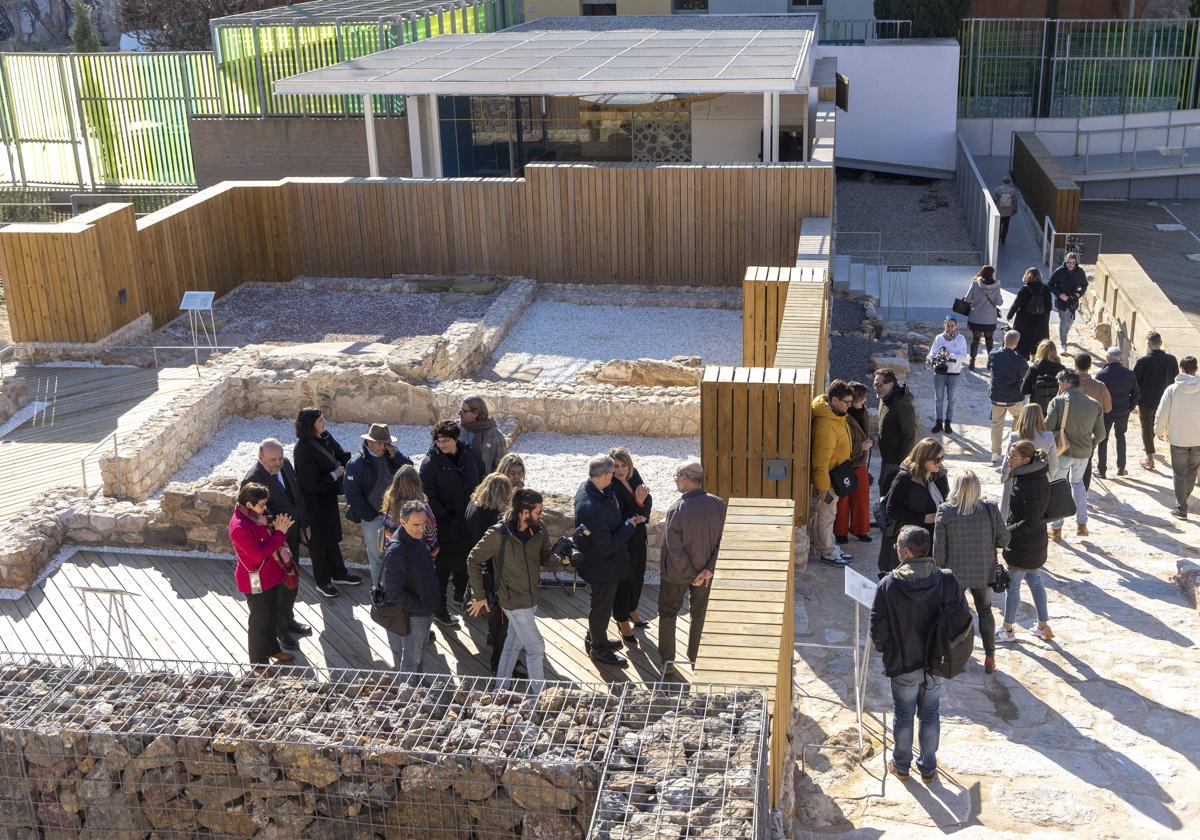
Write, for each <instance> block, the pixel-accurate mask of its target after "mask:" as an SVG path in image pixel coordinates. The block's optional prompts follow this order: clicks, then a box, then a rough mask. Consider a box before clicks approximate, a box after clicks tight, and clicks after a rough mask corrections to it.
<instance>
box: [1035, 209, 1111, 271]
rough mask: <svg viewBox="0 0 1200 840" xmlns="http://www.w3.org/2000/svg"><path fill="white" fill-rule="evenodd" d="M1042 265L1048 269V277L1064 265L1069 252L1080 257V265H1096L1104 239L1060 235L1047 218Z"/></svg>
mask: <svg viewBox="0 0 1200 840" xmlns="http://www.w3.org/2000/svg"><path fill="white" fill-rule="evenodd" d="M1041 233H1042V265H1044V266H1045V267H1046V276H1047V278H1048V277H1049V276H1050V272H1052V271H1054V269H1055V268H1057V267H1058V266H1060V265H1062V263H1063V259H1064V258H1065V257H1066V255H1067V253H1068V252H1072V251H1073V252H1074V253H1076V254H1077V255H1078V256H1079V264H1080V265H1095V264H1096V259H1097V258H1098V257H1099V256H1100V246H1101V245H1102V244H1103V241H1104V240H1103V237H1102V236H1101V235H1100V234H1098V233H1060V232H1059V231H1057V230H1055V229H1054V222H1052V221H1050V217H1049V216H1047V217H1046V218H1045V219H1043V220H1042V231H1041Z"/></svg>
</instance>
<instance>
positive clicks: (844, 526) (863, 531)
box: [833, 382, 875, 545]
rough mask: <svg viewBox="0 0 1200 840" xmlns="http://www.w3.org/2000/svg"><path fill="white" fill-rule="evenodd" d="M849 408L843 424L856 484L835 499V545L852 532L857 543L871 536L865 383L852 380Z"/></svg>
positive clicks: (845, 539) (839, 543)
mask: <svg viewBox="0 0 1200 840" xmlns="http://www.w3.org/2000/svg"><path fill="white" fill-rule="evenodd" d="M850 391H851V398H850V400H851V402H850V409H849V411H847V412H846V427H847V428H848V429H850V439H851V449H852V452H851V455H850V462H851V463H852V464H854V475H855V477H856V479H857V482H858V483H857V484H856V485H855V487H854V492H853V493H851V494H850V495H848V496H839V497H838V501H837V516H836V518H835V519H834V520H833V537H834V539H835V540H836V541H837V544H838V545H845V544H846V543H848V542H849V541H850V538H849V536H848V535H849V534H854V536H855V537H857V538H858V540H859V542H870V541H871V535H870V534H868V533H867V532H868V531H870V530H871V476H870V474H869V473H868V471H867V464H868V462H869V460H870V455H871V447H872V446H874V445H875V444H874V442H873V441H872V440H871V432H870V429H871V415H870V414H869V413H868V412H867V394H868V393H870V392H869V391H868V389H867V386H866V385H864V384H862V383H861V382H851V383H850Z"/></svg>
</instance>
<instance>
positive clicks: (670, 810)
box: [590, 683, 768, 840]
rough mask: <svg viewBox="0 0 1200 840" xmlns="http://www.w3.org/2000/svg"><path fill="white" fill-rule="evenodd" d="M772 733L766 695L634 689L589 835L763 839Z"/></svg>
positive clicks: (697, 688)
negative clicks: (766, 770) (767, 759)
mask: <svg viewBox="0 0 1200 840" xmlns="http://www.w3.org/2000/svg"><path fill="white" fill-rule="evenodd" d="M767 730H768V724H767V702H766V697H765V695H764V693H763V692H761V691H759V690H755V689H747V688H740V687H731V686H720V685H708V684H705V685H683V684H667V683H664V684H661V685H654V686H650V687H646V688H640V687H630V688H629V689H628V690H626V692H625V696H624V698H623V700H622V705H621V714H620V718H619V719H618V721H617V741H616V743H615V744H614V746H613V749H612V750H611V751H610V752H609V755H608V761H607V762H606V763H605V769H604V776H603V778H602V780H601V783H600V794H599V797H598V799H597V802H596V812H595V815H594V817H593V820H592V833H591V835H590V836H591V837H594V838H597V840H634V838H638V839H639V840H641V838H656V840H657V839H658V838H678V840H683V838H706V840H718V838H720V840H752V838H756V837H759V836H761V834H762V832H763V829H764V824H763V823H762V819H761V815H762V814H764V813H765V808H764V807H763V798H764V796H765V788H766V786H765V784H763V783H762V777H761V769H762V767H763V765H764V763H765V761H764V755H765V752H766V736H767Z"/></svg>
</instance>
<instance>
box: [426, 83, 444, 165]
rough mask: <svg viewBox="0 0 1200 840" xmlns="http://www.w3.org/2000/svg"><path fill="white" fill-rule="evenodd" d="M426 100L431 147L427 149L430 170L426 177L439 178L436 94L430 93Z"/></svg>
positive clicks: (440, 137)
mask: <svg viewBox="0 0 1200 840" xmlns="http://www.w3.org/2000/svg"><path fill="white" fill-rule="evenodd" d="M426 102H427V103H428V104H429V145H430V146H431V147H432V148H430V150H429V166H430V171H429V172H428V173H427V176H426V177H429V178H441V177H442V171H443V170H442V135H441V125H440V123H439V121H438V98H437V94H435V93H431V94H429V95H428V96H427V97H426Z"/></svg>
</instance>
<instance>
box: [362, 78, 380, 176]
mask: <svg viewBox="0 0 1200 840" xmlns="http://www.w3.org/2000/svg"><path fill="white" fill-rule="evenodd" d="M362 102H363V125H365V126H366V128H367V169H368V170H369V171H370V173H371V177H372V178H378V177H379V150H378V148H377V147H376V145H375V108H374V104H373V103H374V97H373V96H371V95H370V94H363V98H362Z"/></svg>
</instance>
